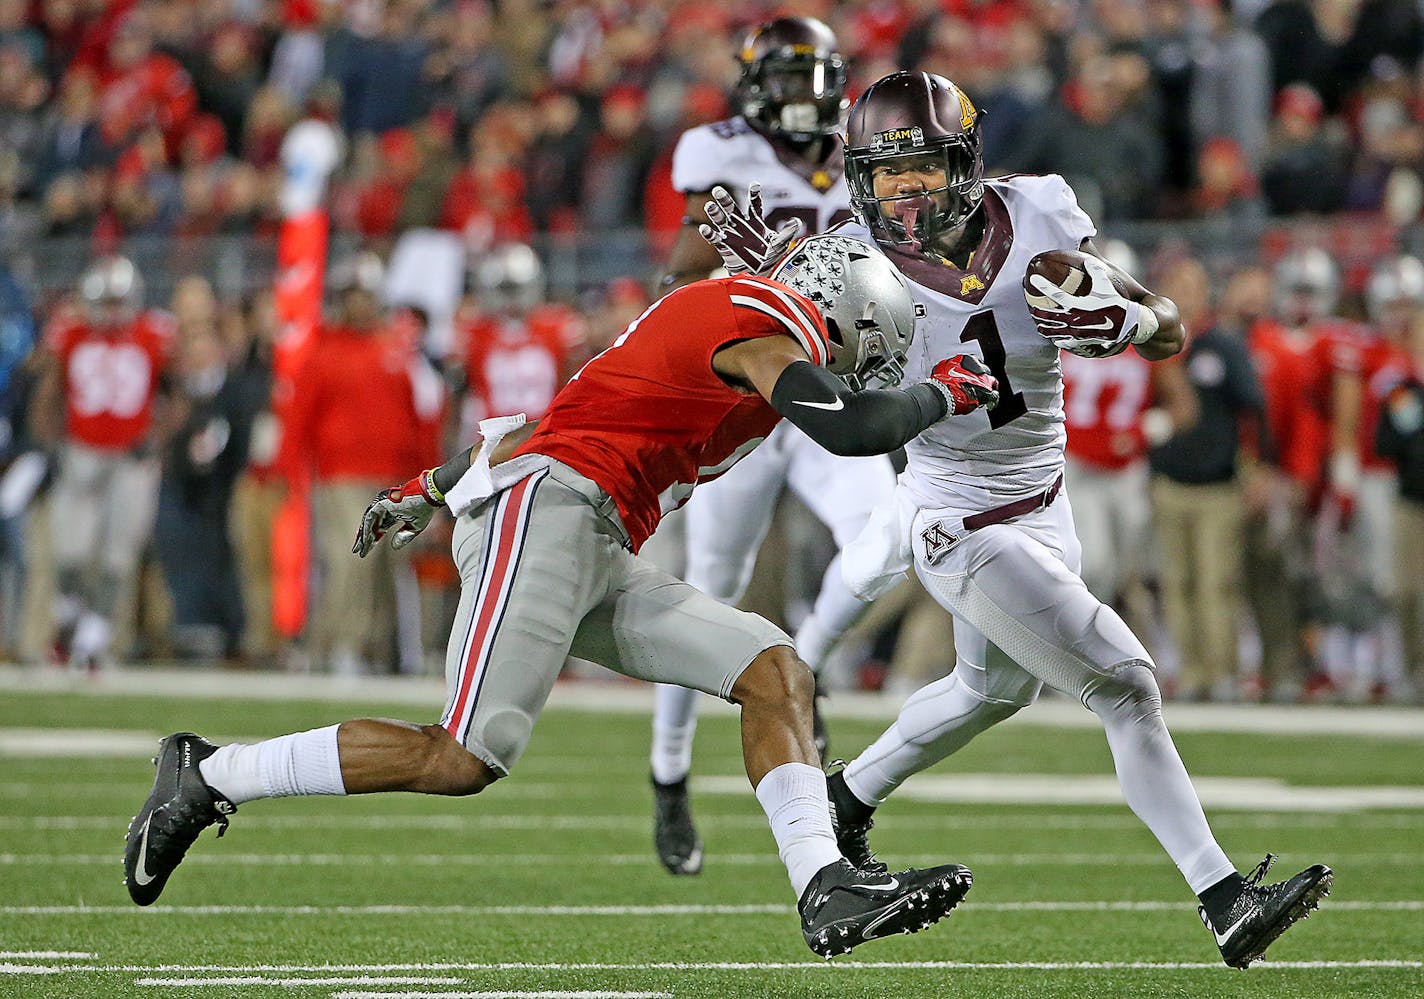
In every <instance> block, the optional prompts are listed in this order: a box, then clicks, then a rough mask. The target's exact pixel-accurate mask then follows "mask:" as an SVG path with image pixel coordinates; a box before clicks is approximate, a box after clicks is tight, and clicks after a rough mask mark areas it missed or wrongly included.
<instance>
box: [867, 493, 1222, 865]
mask: <svg viewBox="0 0 1424 999" xmlns="http://www.w3.org/2000/svg"><path fill="white" fill-rule="evenodd" d="M961 519H962V515H961V514H957V513H956V512H954V511H948V510H936V511H926V510H921V511H920V512H919V513H918V514H917V515H916V517H915V519H914V523H913V528H912V531H913V535H912V542H913V547H914V555H915V572H916V574H917V575H918V576H919V578H920V580H921V582H923V583H924V585H925V589H927V590H928V591H929V592H930V594H931V595H933V596H934V598H935V599H936V600H937V601H938V602H939V603H940V604H941V605H942V606H943V607H945V609H947V610H948V611H950V612H951V613H952V614H953V615H954V641H955V649H956V652H957V656H958V659H957V661H956V663H955V668H954V672H952V673H951V674H950V675H949V676H947V677H945V678H944V679H943V680H938V681H936V682H934V683H931V684H929V685H928V686H926V687H923V688H921V689H920V690H919V691H917V692H916V693H915V694H913V695H912V696H911V697H910V699H909V700H908V701H906V703H905V706H904V707H903V708H902V709H901V711H900V715H899V717H898V718H897V719H896V720H895V722H894V723H893V724H892V725H891V726H890V728H889V729H887V730H886V731H885V733H884V734H883V735H881V737H880V738H879V739H878V740H876V742H875V743H874V744H873V745H871V746H870V748H868V749H867V750H865V752H863V753H861V754H860V756H859V757H857V758H856V759H855V760H854V761H853V762H852V763H851V764H850V765H849V766H848V767H847V768H846V770H845V780H846V783H847V784H848V785H849V786H850V788H851V790H852V791H853V792H854V793H855V795H856V796H857V797H859V798H860V799H861V800H863V801H865V802H866V803H867V804H880V803H881V802H883V801H884V800H885V799H886V797H888V796H889V794H890V793H891V792H892V791H893V790H894V789H895V788H897V787H899V786H900V784H901V783H902V782H903V781H904V780H905V779H906V778H907V777H909V776H910V775H911V774H913V773H917V772H919V771H920V770H923V769H925V768H926V767H929V766H931V765H933V764H935V763H937V762H939V761H940V760H941V759H943V758H944V757H946V756H948V755H949V754H950V753H953V752H955V751H956V750H958V749H960V748H961V747H962V746H964V745H965V744H966V743H968V742H969V740H970V739H972V738H974V736H976V735H978V734H979V733H980V732H982V731H984V730H985V729H987V728H989V727H990V726H991V725H994V724H996V723H997V722H1000V721H1003V720H1004V719H1005V718H1008V717H1009V716H1010V715H1012V714H1014V713H1015V712H1016V711H1018V710H1019V709H1020V708H1022V707H1025V706H1026V705H1028V704H1031V703H1032V702H1033V700H1034V699H1035V698H1036V697H1037V696H1038V692H1039V690H1041V689H1042V687H1043V684H1045V683H1047V684H1049V685H1050V686H1052V687H1054V688H1055V689H1057V690H1060V691H1063V692H1064V693H1067V694H1071V695H1072V696H1073V697H1075V698H1077V699H1078V700H1080V701H1082V702H1083V704H1084V705H1086V706H1087V707H1088V708H1089V710H1091V711H1092V712H1093V713H1094V714H1096V715H1097V716H1098V718H1099V720H1101V722H1102V723H1103V728H1104V729H1105V731H1106V733H1107V739H1108V746H1109V748H1110V749H1111V750H1112V754H1113V762H1114V764H1115V765H1116V768H1117V775H1118V780H1119V782H1120V783H1121V785H1122V789H1123V796H1124V797H1125V798H1126V799H1127V803H1128V806H1129V807H1130V808H1131V809H1132V810H1133V812H1135V813H1136V814H1137V816H1138V818H1140V819H1141V820H1142V821H1143V822H1144V823H1145V824H1146V825H1147V827H1148V828H1149V829H1151V830H1152V833H1153V835H1155V836H1156V837H1157V839H1158V841H1159V842H1160V843H1161V844H1162V846H1163V847H1164V848H1165V849H1166V851H1167V853H1168V854H1169V855H1170V856H1171V858H1172V860H1173V861H1174V862H1175V863H1176V865H1177V867H1178V868H1179V869H1180V870H1181V872H1182V874H1183V876H1184V877H1185V878H1186V879H1187V883H1188V884H1189V885H1190V886H1191V888H1192V891H1193V892H1198V893H1199V892H1201V891H1202V890H1203V889H1205V888H1207V887H1209V886H1211V885H1212V884H1215V883H1216V882H1217V881H1219V880H1221V879H1222V878H1223V877H1225V876H1226V875H1228V874H1230V873H1231V872H1232V871H1233V870H1234V868H1233V867H1232V865H1231V862H1230V861H1229V860H1228V859H1227V858H1226V854H1225V853H1223V852H1222V850H1221V848H1220V847H1219V846H1217V844H1216V840H1215V839H1214V838H1213V836H1212V833H1211V829H1210V827H1208V825H1207V822H1206V816H1205V815H1204V814H1203V813H1202V808H1201V803H1200V802H1199V801H1198V800H1197V796H1196V791H1195V789H1193V787H1192V783H1191V780H1190V779H1189V778H1188V776H1187V771H1186V768H1185V767H1184V766H1183V765H1182V761H1181V758H1180V757H1179V756H1178V755H1177V749H1176V746H1175V745H1173V743H1172V737H1171V735H1170V733H1169V732H1168V731H1167V726H1166V724H1165V723H1164V722H1163V720H1162V699H1161V695H1160V693H1159V691H1158V689H1157V682H1156V679H1155V677H1154V675H1153V668H1154V667H1153V663H1152V658H1151V657H1150V656H1149V655H1148V654H1147V650H1146V649H1144V648H1143V647H1142V643H1141V642H1139V641H1138V640H1137V638H1136V636H1134V635H1133V634H1132V632H1131V631H1130V630H1129V629H1128V627H1127V625H1126V624H1124V623H1123V622H1122V619H1121V618H1119V617H1118V615H1117V613H1116V612H1115V611H1113V609H1112V608H1111V607H1108V606H1106V605H1105V604H1103V603H1102V602H1101V601H1099V600H1098V599H1097V598H1096V597H1094V596H1093V594H1092V593H1091V592H1090V591H1089V590H1088V587H1087V586H1086V585H1085V584H1084V583H1083V580H1082V579H1081V578H1080V577H1079V576H1078V575H1077V569H1078V565H1079V556H1080V548H1079V545H1078V539H1077V536H1076V534H1075V532H1074V529H1073V513H1072V509H1071V507H1070V505H1069V503H1068V496H1067V493H1066V490H1065V491H1064V492H1062V493H1060V494H1059V496H1058V498H1057V500H1056V501H1055V502H1054V503H1053V504H1052V505H1051V506H1049V507H1048V508H1046V509H1041V510H1038V511H1036V512H1034V513H1031V514H1028V515H1026V516H1023V517H1019V518H1017V519H1016V520H1013V521H1011V522H1009V523H1004V524H995V525H992V526H989V527H984V528H980V529H979V530H977V531H970V532H967V533H966V532H965V531H964V529H963V525H962V523H961ZM936 527H938V528H941V529H942V530H941V531H939V532H935V533H934V535H933V536H934V537H936V538H938V539H941V540H942V538H943V537H944V535H945V534H947V535H949V536H951V537H952V538H954V539H955V540H954V542H953V543H952V544H951V545H950V546H949V548H948V549H947V550H945V549H944V548H943V547H942V545H941V546H939V550H938V551H937V552H936V560H935V561H930V559H929V557H928V555H927V553H926V548H925V542H924V539H923V538H922V534H923V533H926V532H931V531H934V529H935V528H936Z"/></svg>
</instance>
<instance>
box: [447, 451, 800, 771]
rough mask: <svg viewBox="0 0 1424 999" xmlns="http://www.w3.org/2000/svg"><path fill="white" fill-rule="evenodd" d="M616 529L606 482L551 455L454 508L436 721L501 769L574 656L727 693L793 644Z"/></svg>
mask: <svg viewBox="0 0 1424 999" xmlns="http://www.w3.org/2000/svg"><path fill="white" fill-rule="evenodd" d="M625 542H626V534H625V533H624V531H623V528H622V525H621V524H620V523H619V522H618V519H617V511H616V508H615V506H614V505H613V503H612V502H611V501H610V500H609V498H608V495H607V494H606V493H604V492H603V490H601V489H600V488H599V487H598V486H597V485H596V484H594V483H593V482H592V481H590V480H589V479H587V478H585V477H584V476H582V475H580V474H579V473H578V472H576V471H574V470H573V469H571V468H569V467H568V466H567V465H564V464H562V463H560V462H553V463H552V464H551V465H550V466H549V467H548V468H547V469H541V470H539V471H537V472H535V473H534V474H532V475H530V476H528V477H527V478H524V479H521V480H520V481H519V482H516V483H515V484H513V485H512V486H510V487H509V488H508V489H506V490H504V491H503V492H500V493H497V494H496V495H494V496H491V497H490V498H489V499H487V500H485V501H484V502H483V503H481V504H480V505H478V506H476V507H475V508H474V509H473V510H472V511H470V512H469V513H467V514H465V515H464V516H461V517H460V518H459V519H458V520H457V521H456V525H455V535H454V539H453V543H452V547H453V551H454V556H455V563H456V565H457V566H458V567H459V570H460V585H461V589H460V605H459V609H458V611H457V613H456V618H455V624H454V627H453V628H452V629H451V632H450V643H449V646H448V647H447V651H446V659H445V675H446V682H447V685H448V694H449V696H448V700H447V702H446V707H445V712H444V714H443V715H442V717H441V720H440V724H441V725H442V726H443V727H444V728H445V729H446V730H447V731H449V732H450V734H451V735H453V736H455V738H456V739H458V740H460V741H461V742H462V743H463V744H464V745H465V747H466V748H467V749H469V750H470V752H472V753H474V754H475V755H476V756H478V757H479V758H480V759H481V760H483V761H484V762H485V763H486V764H488V765H489V766H490V767H491V768H492V769H493V770H494V771H495V772H496V773H499V774H501V775H503V774H507V773H509V771H510V769H511V768H512V767H513V766H514V764H515V763H516V762H517V761H518V759H519V756H520V754H521V753H523V751H524V747H525V746H526V745H527V744H528V741H529V736H530V733H531V731H532V729H533V726H534V722H535V721H536V720H537V719H538V717H539V713H540V711H542V710H543V707H544V702H545V701H546V700H547V699H548V696H549V691H550V690H551V689H553V686H554V681H555V680H556V679H557V678H558V675H559V671H560V669H561V668H562V667H563V664H564V660H565V659H566V658H567V657H568V656H570V655H573V656H577V657H578V658H580V659H587V660H589V661H590V662H595V663H598V664H600V665H602V666H606V667H608V668H609V669H612V670H615V671H617V672H619V673H623V674H624V675H626V676H631V677H636V678H637V679H640V680H651V681H655V682H664V683H675V684H679V685H682V686H685V687H691V688H694V689H696V690H702V691H706V692H707V693H711V694H716V695H718V696H720V697H724V698H725V697H729V696H730V694H731V692H732V688H733V686H734V685H735V684H736V681H737V678H738V677H739V676H741V674H742V671H743V670H745V669H746V668H747V666H749V665H751V662H752V660H753V659H755V658H756V657H757V656H758V655H760V654H761V653H762V652H763V651H765V650H766V649H769V648H771V647H773V646H776V645H790V644H791V640H790V639H789V638H787V636H786V635H785V634H784V633H783V632H782V631H781V629H779V628H777V627H776V626H775V625H773V624H771V623H770V622H768V621H766V620H764V619H762V618H760V617H757V616H756V615H755V614H748V613H745V612H743V611H739V610H736V609H734V608H731V607H727V606H725V605H723V604H720V603H718V602H717V601H715V600H713V599H712V598H711V597H709V596H707V595H706V594H704V593H701V592H699V591H698V590H696V589H694V588H693V587H691V586H689V585H688V584H687V583H684V582H682V581H681V580H679V579H677V578H676V577H674V576H670V575H668V574H667V573H665V572H663V571H661V570H660V569H657V568H655V567H654V566H653V565H652V564H650V563H649V562H647V561H645V560H644V559H641V558H638V557H636V556H634V555H633V554H631V553H630V552H629V551H628V550H627V549H626V547H625Z"/></svg>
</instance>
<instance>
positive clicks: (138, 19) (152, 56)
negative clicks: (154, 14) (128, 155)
mask: <svg viewBox="0 0 1424 999" xmlns="http://www.w3.org/2000/svg"><path fill="white" fill-rule="evenodd" d="M98 70H99V84H100V90H99V121H100V123H101V125H102V127H103V130H104V139H105V141H106V142H108V143H110V144H111V145H115V146H117V145H120V144H122V143H123V142H124V141H125V140H127V139H128V138H129V137H130V136H132V135H134V134H135V133H137V132H139V131H141V130H143V129H145V128H149V127H153V128H157V129H158V131H159V133H160V134H161V135H162V136H163V138H164V140H165V141H167V142H171V143H172V147H173V148H177V144H178V141H179V139H180V137H181V135H182V131H183V126H184V125H186V124H187V122H188V118H189V117H190V116H192V114H193V112H194V111H195V110H196V109H197V105H198V98H197V94H196V93H195V92H194V90H193V82H192V80H191V79H190V78H189V76H188V74H187V72H186V71H185V70H184V69H183V67H182V66H180V65H179V64H178V62H177V61H176V60H174V59H173V58H172V57H171V56H167V55H164V54H162V53H160V52H155V51H154V50H153V34H152V31H151V30H150V25H149V23H148V17H147V13H146V12H145V10H144V8H142V7H134V8H133V9H131V10H130V11H129V12H128V13H126V14H124V15H123V16H122V18H121V19H120V20H119V22H118V24H117V26H116V27H115V29H114V34H113V38H112V40H111V41H110V43H109V45H108V46H107V47H106V48H104V49H103V60H102V62H101V63H100V64H99V66H98Z"/></svg>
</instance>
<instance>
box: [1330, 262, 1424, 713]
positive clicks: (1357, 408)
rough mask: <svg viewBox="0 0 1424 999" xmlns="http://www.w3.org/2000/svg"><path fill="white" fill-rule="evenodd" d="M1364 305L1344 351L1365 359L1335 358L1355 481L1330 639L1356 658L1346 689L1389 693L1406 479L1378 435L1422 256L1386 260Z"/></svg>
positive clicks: (1353, 695)
mask: <svg viewBox="0 0 1424 999" xmlns="http://www.w3.org/2000/svg"><path fill="white" fill-rule="evenodd" d="M1365 306H1366V309H1367V312H1368V315H1369V319H1370V323H1371V325H1370V326H1369V327H1361V328H1359V330H1358V336H1357V337H1356V339H1355V343H1354V347H1355V350H1356V352H1357V353H1355V354H1353V355H1350V354H1347V355H1345V357H1346V359H1347V360H1357V361H1358V363H1357V364H1354V365H1349V364H1347V365H1337V367H1336V369H1335V380H1334V384H1333V385H1332V393H1331V396H1332V401H1333V402H1334V403H1335V404H1336V405H1337V406H1338V408H1339V414H1338V416H1337V417H1336V421H1337V422H1338V424H1339V427H1340V430H1339V438H1340V440H1339V442H1338V452H1339V454H1340V455H1341V457H1337V458H1336V459H1335V462H1336V464H1337V465H1341V464H1343V468H1344V473H1345V474H1348V475H1349V476H1350V479H1349V481H1350V482H1351V483H1352V484H1353V486H1354V488H1353V490H1352V491H1351V492H1350V493H1348V494H1346V496H1345V498H1344V502H1346V503H1347V504H1348V505H1347V506H1345V507H1344V508H1343V509H1341V510H1338V513H1339V514H1348V516H1343V517H1337V520H1339V526H1340V527H1341V528H1343V529H1342V530H1339V531H1336V532H1334V533H1333V535H1332V534H1330V533H1325V534H1323V536H1324V537H1326V538H1328V539H1329V540H1330V541H1332V542H1333V544H1331V546H1330V547H1329V548H1328V549H1327V553H1328V554H1330V555H1331V556H1332V557H1331V559H1330V562H1331V565H1330V573H1329V575H1330V577H1332V578H1333V581H1334V583H1335V587H1336V589H1337V590H1338V599H1337V600H1336V601H1335V604H1336V606H1337V607H1338V610H1339V613H1337V614H1336V615H1334V617H1335V618H1336V619H1337V620H1338V621H1339V622H1340V625H1341V627H1340V629H1339V633H1335V634H1333V635H1332V638H1333V640H1332V641H1331V642H1330V643H1329V644H1330V647H1331V648H1332V649H1336V650H1338V651H1337V653H1336V657H1337V658H1340V659H1344V660H1345V661H1346V662H1347V663H1348V664H1349V667H1350V668H1349V670H1348V672H1349V686H1348V688H1347V690H1346V696H1347V697H1349V698H1350V699H1353V700H1363V699H1365V698H1369V699H1372V700H1379V699H1382V698H1383V697H1384V696H1386V694H1387V693H1388V689H1389V685H1388V682H1387V676H1389V675H1391V674H1395V673H1397V671H1398V662H1397V659H1398V656H1399V650H1398V637H1397V635H1395V634H1394V633H1393V629H1392V627H1391V619H1392V616H1391V613H1390V607H1391V605H1392V603H1393V601H1394V595H1395V589H1396V580H1395V571H1394V570H1395V558H1394V552H1395V536H1394V512H1395V502H1396V499H1397V496H1398V489H1399V484H1398V470H1397V467H1396V465H1395V462H1394V460H1393V459H1391V458H1387V457H1384V456H1382V455H1380V453H1379V451H1378V450H1377V448H1376V447H1375V438H1376V435H1377V431H1378V428H1379V421H1380V414H1381V411H1382V410H1383V407H1384V400H1385V399H1386V398H1387V397H1388V396H1389V394H1390V393H1391V392H1392V391H1393V390H1394V389H1395V388H1396V387H1397V386H1399V385H1401V384H1403V382H1404V381H1405V379H1406V378H1407V377H1408V374H1409V354H1408V352H1407V351H1406V349H1405V346H1404V344H1405V340H1406V337H1407V334H1408V331H1409V327H1410V325H1411V323H1412V322H1413V321H1414V320H1415V318H1416V317H1417V316H1418V315H1419V314H1420V312H1421V309H1424V263H1420V261H1419V260H1418V259H1416V258H1414V257H1411V256H1397V257H1390V258H1387V259H1385V260H1382V261H1381V262H1380V263H1379V264H1378V265H1377V266H1376V267H1375V269H1374V271H1373V272H1372V273H1371V275H1370V278H1369V281H1368V283H1367V284H1366V286H1365ZM1339 502H1340V501H1337V506H1338V504H1339ZM1333 631H1334V629H1332V632H1333ZM1360 639H1363V640H1360ZM1392 660H1394V661H1392Z"/></svg>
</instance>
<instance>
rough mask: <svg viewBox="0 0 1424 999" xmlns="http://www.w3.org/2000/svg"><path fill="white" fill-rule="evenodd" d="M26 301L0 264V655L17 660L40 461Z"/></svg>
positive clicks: (31, 321) (31, 315)
mask: <svg viewBox="0 0 1424 999" xmlns="http://www.w3.org/2000/svg"><path fill="white" fill-rule="evenodd" d="M34 343H35V317H34V313H33V312H32V311H31V310H30V300H29V297H28V296H27V295H26V294H25V292H24V290H23V289H22V288H21V287H20V285H19V283H18V282H17V281H16V280H15V279H14V277H13V276H12V275H11V274H10V272H9V270H8V269H7V268H6V267H4V266H3V265H0V650H3V654H4V655H5V656H7V657H8V658H17V651H18V649H19V645H20V619H19V614H18V613H17V612H18V611H19V608H20V606H21V601H22V597H23V595H24V591H25V533H24V532H25V508H26V507H27V506H28V505H29V500H30V499H31V498H32V497H33V495H34V493H35V491H36V490H37V489H38V488H39V486H40V480H41V477H42V475H43V474H44V472H43V468H44V460H43V458H42V457H41V456H40V455H39V453H37V452H36V451H34V450H33V442H32V441H31V440H30V432H29V421H28V420H27V418H26V413H25V409H26V407H27V405H28V403H29V401H30V393H31V391H32V389H33V387H34V373H35V365H34V364H33V363H30V364H27V363H26V359H27V358H29V357H30V356H31V350H32V348H33V347H34Z"/></svg>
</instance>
